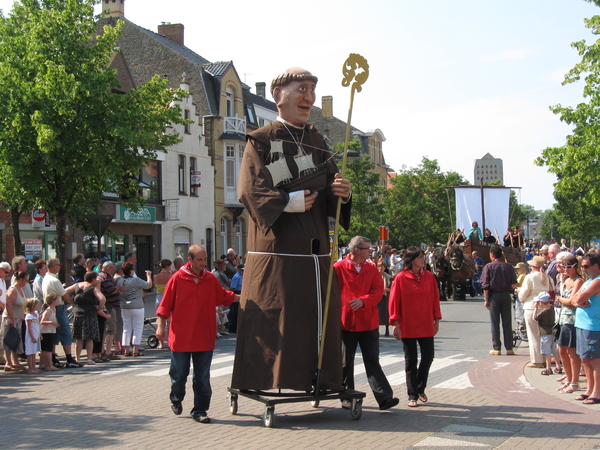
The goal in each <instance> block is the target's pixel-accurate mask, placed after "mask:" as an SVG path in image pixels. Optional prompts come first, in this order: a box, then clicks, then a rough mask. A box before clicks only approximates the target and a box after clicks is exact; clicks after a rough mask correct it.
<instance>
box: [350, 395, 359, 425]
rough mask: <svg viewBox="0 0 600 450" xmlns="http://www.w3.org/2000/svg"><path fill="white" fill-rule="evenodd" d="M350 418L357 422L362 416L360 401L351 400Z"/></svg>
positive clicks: (357, 399) (356, 399)
mask: <svg viewBox="0 0 600 450" xmlns="http://www.w3.org/2000/svg"><path fill="white" fill-rule="evenodd" d="M350 416H351V417H352V419H353V420H358V419H360V418H361V416H362V399H360V398H353V399H352V407H351V408H350Z"/></svg>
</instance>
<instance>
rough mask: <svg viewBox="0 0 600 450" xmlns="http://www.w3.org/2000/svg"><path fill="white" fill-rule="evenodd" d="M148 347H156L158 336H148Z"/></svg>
mask: <svg viewBox="0 0 600 450" xmlns="http://www.w3.org/2000/svg"><path fill="white" fill-rule="evenodd" d="M148 347H150V348H156V347H158V338H157V337H156V336H154V335H151V336H148Z"/></svg>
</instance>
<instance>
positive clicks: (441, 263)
mask: <svg viewBox="0 0 600 450" xmlns="http://www.w3.org/2000/svg"><path fill="white" fill-rule="evenodd" d="M449 270H450V264H449V262H448V261H447V260H446V258H445V257H444V255H443V254H442V253H441V252H438V250H436V251H435V259H434V261H433V266H432V267H431V272H433V275H434V276H435V279H436V280H437V283H438V290H439V292H440V300H441V301H446V300H448V298H447V296H446V292H448V295H452V291H451V290H450V289H451V287H450V283H448V272H449Z"/></svg>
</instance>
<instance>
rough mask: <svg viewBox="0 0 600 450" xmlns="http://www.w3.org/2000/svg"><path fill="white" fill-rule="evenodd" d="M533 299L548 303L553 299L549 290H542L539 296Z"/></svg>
mask: <svg viewBox="0 0 600 450" xmlns="http://www.w3.org/2000/svg"><path fill="white" fill-rule="evenodd" d="M533 301H534V302H542V303H546V302H550V301H552V299H551V298H550V294H548V293H547V292H541V293H540V294H539V295H538V296H537V297H535V298H534V299H533Z"/></svg>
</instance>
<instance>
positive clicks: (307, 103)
mask: <svg viewBox="0 0 600 450" xmlns="http://www.w3.org/2000/svg"><path fill="white" fill-rule="evenodd" d="M317 81H318V78H317V77H315V76H314V75H313V74H311V73H310V72H309V71H308V70H305V69H302V68H300V67H292V68H290V69H287V70H286V71H285V72H284V73H282V74H281V75H279V76H277V77H276V78H275V79H274V80H273V81H272V82H271V95H272V96H273V99H274V100H275V103H276V104H277V109H278V111H279V116H280V117H281V118H282V119H284V120H286V121H288V122H290V123H291V124H292V125H295V126H297V127H302V126H303V125H304V124H305V123H306V122H307V120H308V117H309V116H310V110H311V108H312V106H313V104H314V103H315V99H316V97H315V86H316V85H317Z"/></svg>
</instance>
